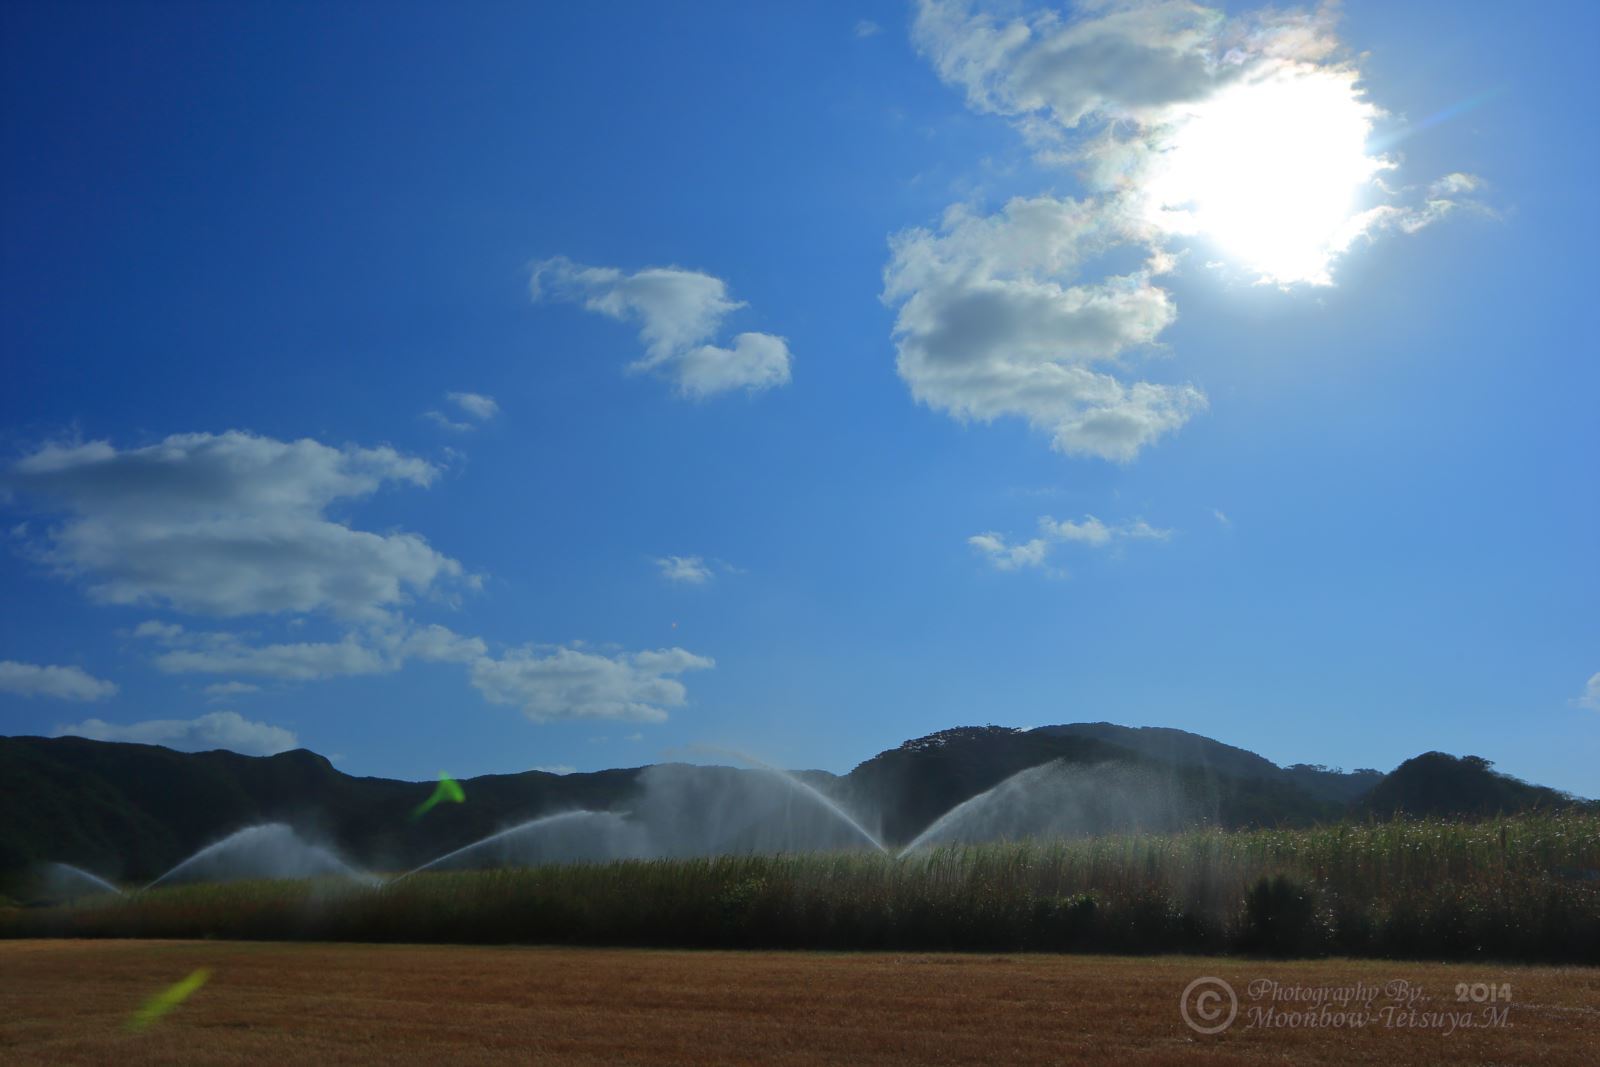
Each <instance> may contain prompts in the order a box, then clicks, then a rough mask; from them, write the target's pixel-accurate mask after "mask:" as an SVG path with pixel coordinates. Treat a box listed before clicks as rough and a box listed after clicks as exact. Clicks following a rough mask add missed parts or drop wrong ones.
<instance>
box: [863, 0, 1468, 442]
mask: <svg viewBox="0 0 1600 1067" xmlns="http://www.w3.org/2000/svg"><path fill="white" fill-rule="evenodd" d="M1008 10H1014V9H1013V8H1009V7H1008ZM912 37H913V40H914V42H915V44H916V46H917V48H918V49H919V51H920V52H921V53H922V54H923V55H924V56H925V57H926V58H927V59H928V60H929V61H930V62H931V63H932V65H933V67H934V69H935V70H936V71H937V72H938V74H939V76H940V77H941V78H942V79H943V80H944V81H945V82H946V83H947V84H950V85H952V86H954V87H957V88H960V89H962V90H964V91H965V93H966V97H967V101H968V104H969V105H970V106H971V107H972V108H973V109H974V110H977V111H980V112H986V113H992V114H996V115H1001V116H1005V117H1006V118H1008V119H1010V120H1011V121H1012V122H1013V123H1014V124H1015V125H1016V126H1017V127H1018V128H1019V129H1020V130H1021V131H1022V133H1023V134H1024V135H1025V136H1026V137H1027V139H1028V141H1029V143H1030V144H1031V145H1033V147H1034V148H1035V149H1036V150H1037V152H1038V155H1039V158H1040V159H1041V160H1043V161H1045V162H1047V163H1051V164H1056V165H1061V166H1064V167H1067V168H1070V169H1071V170H1072V171H1073V172H1074V173H1075V174H1076V175H1077V176H1078V178H1079V180H1080V181H1081V183H1082V185H1083V188H1084V192H1085V195H1084V196H1083V197H1081V198H1077V199H1074V198H1064V197H1054V196H1038V197H1032V198H1017V199H1014V200H1012V201H1011V202H1010V203H1008V204H1006V205H1005V206H1004V207H1003V208H1002V209H1001V210H1000V211H998V212H995V213H992V214H982V213H980V212H978V211H977V210H975V209H974V208H972V207H970V206H967V205H955V206H953V207H951V208H950V209H948V210H947V211H946V212H945V215H944V218H943V219H942V221H941V223H940V225H939V226H938V227H937V228H915V229H910V230H906V231H904V232H901V233H899V234H897V235H895V236H894V237H893V238H891V241H890V253H891V254H890V261H889V264H888V266H887V267H886V268H885V271H884V291H883V298H884V300H885V301H886V302H887V303H889V304H890V305H892V306H895V307H897V308H898V314H897V318H896V321H895V327H894V336H895V341H896V345H897V348H898V367H899V371H900V376H901V377H902V378H903V379H904V380H905V381H906V383H907V385H908V386H909V387H910V389H911V392H912V395H913V396H915V397H916V399H917V400H919V401H921V402H923V403H925V404H928V405H929V406H931V407H934V408H939V409H942V410H945V411H948V412H949V413H951V414H952V415H955V416H956V417H958V418H975V419H979V420H981V421H989V420H992V419H995V418H999V417H1002V416H1015V417H1021V418H1024V419H1026V420H1027V421H1028V422H1029V423H1031V424H1032V425H1034V426H1035V427H1037V428H1038V429H1040V430H1042V431H1044V432H1046V433H1048V434H1050V436H1051V439H1052V442H1053V444H1054V446H1055V447H1056V448H1057V449H1058V450H1060V451H1062V452H1065V453H1067V454H1070V455H1086V456H1099V457H1102V458H1105V459H1111V460H1116V461H1123V462H1125V461H1128V460H1131V459H1133V458H1134V457H1135V456H1136V455H1138V453H1139V451H1140V450H1141V449H1143V448H1144V447H1145V446H1147V445H1150V444H1152V443H1154V442H1155V441H1157V440H1159V439H1160V438H1161V437H1163V436H1165V435H1166V434H1168V433H1171V432H1173V431H1175V430H1177V429H1178V428H1179V427H1180V426H1182V425H1183V424H1184V423H1185V422H1186V421H1188V419H1189V418H1190V417H1192V416H1193V415H1194V414H1195V413H1196V412H1198V411H1201V410H1203V409H1204V408H1205V406H1206V398H1205V395H1204V393H1203V392H1202V391H1201V390H1200V389H1199V388H1197V387H1196V386H1194V385H1192V384H1188V383H1175V384H1167V383H1158V382H1151V381H1142V380H1138V379H1137V378H1135V377H1134V376H1133V375H1132V374H1131V373H1130V371H1131V368H1130V367H1129V363H1131V362H1132V357H1133V356H1134V355H1135V354H1136V353H1138V352H1140V351H1141V350H1148V349H1150V348H1151V346H1153V345H1155V344H1156V343H1157V342H1158V340H1159V337H1160V335H1161V333H1162V331H1163V330H1165V329H1166V327H1167V326H1169V325H1171V323H1172V322H1173V321H1174V320H1175V319H1176V317H1177V309H1176V308H1175V307H1174V305H1173V302H1172V299H1171V297H1170V296H1169V294H1168V293H1167V291H1166V290H1164V289H1162V288H1161V287H1160V286H1159V285H1157V284H1156V279H1157V278H1159V277H1160V276H1161V275H1162V274H1165V273H1167V272H1169V271H1171V270H1173V269H1175V267H1176V266H1177V262H1178V261H1177V258H1176V256H1175V255H1174V253H1175V252H1178V251H1181V250H1183V249H1184V248H1186V247H1188V246H1189V245H1190V244H1191V243H1194V242H1201V243H1203V244H1204V245H1205V246H1206V247H1207V249H1208V250H1210V251H1214V252H1215V253H1216V254H1217V256H1218V257H1219V258H1220V259H1221V260H1222V261H1223V262H1225V263H1227V264H1229V265H1231V266H1232V267H1233V268H1235V269H1238V270H1242V271H1244V272H1245V273H1246V274H1247V275H1248V276H1250V277H1251V278H1253V279H1254V280H1255V281H1257V282H1259V283H1263V284H1269V285H1278V286H1283V287H1288V286H1293V285H1330V284H1332V268H1333V265H1334V262H1335V261H1336V260H1337V259H1338V258H1339V257H1340V256H1341V255H1343V254H1344V253H1345V252H1346V251H1347V250H1348V249H1349V248H1350V247H1351V246H1352V244H1354V243H1355V242H1356V241H1357V240H1358V239H1361V238H1364V237H1370V236H1372V235H1374V234H1376V233H1378V232H1379V231H1383V230H1397V231H1400V232H1405V233H1411V232H1415V231H1416V230H1418V229H1420V228H1422V227H1423V226H1426V225H1428V224H1429V223H1432V222H1434V221H1437V220H1438V219H1440V218H1443V217H1444V216H1445V215H1447V214H1449V213H1450V212H1451V211H1452V210H1453V209H1455V208H1456V207H1458V206H1461V205H1462V204H1463V203H1466V202H1467V201H1465V200H1464V199H1463V198H1464V197H1466V196H1469V195H1470V194H1471V193H1472V192H1473V191H1474V190H1475V189H1476V188H1477V186H1478V184H1479V183H1478V181H1477V179H1475V178H1473V177H1471V176H1469V175H1463V174H1452V175H1445V176H1443V177H1442V178H1440V179H1438V180H1437V181H1435V182H1433V183H1432V185H1430V186H1429V187H1428V189H1427V191H1426V193H1425V194H1423V195H1422V196H1420V197H1419V198H1418V201H1417V202H1416V203H1415V204H1411V205H1407V204H1403V203H1395V202H1393V199H1394V194H1392V193H1391V192H1390V191H1389V190H1388V189H1387V188H1386V187H1385V186H1384V185H1383V184H1382V182H1381V181H1380V180H1379V179H1380V176H1381V175H1382V174H1383V173H1384V172H1385V171H1387V170H1390V169H1392V168H1393V166H1394V163H1393V161H1392V160H1390V159H1388V158H1386V157H1383V156H1381V155H1375V154H1371V152H1370V151H1369V146H1368V139H1369V136H1370V134H1371V133H1372V130H1373V124H1374V122H1375V121H1376V120H1377V119H1378V118H1379V117H1380V116H1381V115H1382V111H1381V110H1380V109H1379V108H1378V107H1377V105H1375V104H1373V103H1372V102H1370V101H1368V100H1367V99H1366V98H1365V95H1364V93H1363V91H1362V89H1361V87H1360V85H1359V71H1358V70H1357V68H1356V66H1355V63H1354V62H1353V61H1352V60H1351V59H1349V58H1347V57H1345V56H1344V55H1343V53H1342V50H1341V48H1340V45H1339V42H1338V39H1337V37H1336V36H1335V33H1334V28H1333V20H1332V18H1331V16H1330V15H1329V13H1328V12H1327V11H1325V10H1324V11H1317V12H1277V11H1271V10H1263V11H1259V12H1255V13H1249V14H1243V15H1240V16H1238V17H1235V18H1229V17H1227V16H1225V15H1224V14H1223V13H1222V12H1220V11H1217V10H1215V9H1212V8H1208V7H1204V6H1201V5H1198V4H1192V3H1181V2H1156V3H1144V4H1106V5H1101V4H1095V5H1085V13H1084V14H1083V15H1082V16H1081V17H1076V18H1066V17H1063V16H1062V15H1060V14H1057V13H1056V12H1053V11H1035V12H1032V13H1029V14H1024V15H1020V16H1015V17H1009V16H1006V17H1002V16H1000V15H997V14H993V13H991V12H989V11H987V10H985V9H984V8H983V7H982V6H981V5H974V4H969V3H962V2H943V0H924V2H922V3H920V4H919V5H918V9H917V15H916V19H915V23H914V26H913V29H912ZM1119 250H1120V251H1122V252H1124V253H1126V252H1127V251H1129V250H1131V251H1133V252H1135V253H1137V256H1136V258H1138V259H1141V260H1142V264H1141V265H1140V266H1138V267H1137V268H1136V269H1131V270H1129V271H1127V272H1126V273H1123V274H1116V275H1112V276H1110V277H1101V278H1093V277H1091V278H1088V279H1085V278H1083V277H1081V274H1082V273H1083V268H1084V266H1085V264H1087V263H1089V262H1091V261H1093V260H1095V259H1097V258H1098V257H1100V256H1103V255H1105V254H1107V253H1112V252H1117V251H1119Z"/></svg>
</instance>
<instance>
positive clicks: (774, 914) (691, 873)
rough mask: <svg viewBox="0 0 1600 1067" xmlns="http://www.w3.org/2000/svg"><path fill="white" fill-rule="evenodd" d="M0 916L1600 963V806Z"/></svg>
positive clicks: (519, 872)
mask: <svg viewBox="0 0 1600 1067" xmlns="http://www.w3.org/2000/svg"><path fill="white" fill-rule="evenodd" d="M0 936H11V937H26V936H95V937H119V936H122V937H200V936H215V937H233V938H261V939H317V940H352V941H445V942H476V943H507V942H522V943H554V944H590V945H641V946H681V947H701V946H704V947H711V946H722V947H749V948H758V947H759V948H830V949H905V950H912V949H972V950H995V951H1004V950H1043V951H1103V952H1168V951H1185V952H1220V951H1254V952H1267V953H1278V954H1293V955H1315V954H1320V953H1330V952H1337V953H1341V954H1349V955H1382V956H1400V957H1414V958H1443V959H1460V958H1495V959H1515V960H1528V961H1575V962H1587V963H1600V815H1595V814H1534V815H1522V816H1516V817H1510V818H1503V819H1497V820H1489V821H1484V822H1475V823H1463V822H1445V821H1415V822H1413V821H1396V822H1387V823H1375V824H1370V825H1337V826H1331V827H1326V828H1319V829H1311V830H1262V831H1251V832H1228V831H1221V830H1196V831H1191V832H1186V833H1178V834H1146V835H1128V836H1108V837H1096V838H1085V839H1077V840H1070V841H1052V842H1018V843H1002V844H988V845H978V846H964V847H963V846H958V847H946V848H939V849H934V850H929V851H926V852H918V853H914V854H912V855H908V856H905V857H901V858H899V859H894V858H889V857H885V856H879V855H874V854H866V853H828V854H798V855H776V856H727V857H716V858H706V859H686V860H652V861H626V862H618V863H611V864H603V865H573V866H558V867H541V868H520V869H507V870H494V871H481V872H470V873H431V872H424V873H421V874H417V875H413V876H410V877H407V878H403V879H399V880H396V881H393V882H390V883H388V884H386V885H382V886H379V887H375V888H369V887H356V886H352V885H349V884H341V883H334V882H327V881H317V882H254V883H234V884H230V885H204V886H187V887H175V888H171V889H160V890H153V891H144V892H139V893H133V894H129V895H127V896H124V897H120V898H110V899H107V898H100V899H99V900H98V901H96V902H92V903H85V904H81V905H77V906H65V907H53V908H31V909H13V910H11V911H10V912H7V913H0Z"/></svg>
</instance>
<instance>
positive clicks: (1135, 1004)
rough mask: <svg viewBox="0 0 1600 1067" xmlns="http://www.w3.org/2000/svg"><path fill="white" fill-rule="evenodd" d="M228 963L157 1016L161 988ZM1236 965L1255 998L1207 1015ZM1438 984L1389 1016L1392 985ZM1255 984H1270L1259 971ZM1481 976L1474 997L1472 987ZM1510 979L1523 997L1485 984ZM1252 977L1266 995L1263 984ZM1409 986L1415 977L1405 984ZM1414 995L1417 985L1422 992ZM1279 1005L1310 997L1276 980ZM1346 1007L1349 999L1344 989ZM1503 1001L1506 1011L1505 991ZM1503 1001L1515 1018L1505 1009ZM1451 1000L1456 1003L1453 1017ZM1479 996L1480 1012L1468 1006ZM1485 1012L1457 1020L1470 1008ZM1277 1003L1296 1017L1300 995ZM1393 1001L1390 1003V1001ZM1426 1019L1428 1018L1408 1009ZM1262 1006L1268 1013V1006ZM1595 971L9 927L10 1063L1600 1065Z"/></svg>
mask: <svg viewBox="0 0 1600 1067" xmlns="http://www.w3.org/2000/svg"><path fill="white" fill-rule="evenodd" d="M201 967H206V968H210V970H211V979H210V981H209V982H208V983H207V984H206V985H205V986H204V987H203V988H201V989H200V990H199V991H198V992H196V993H195V994H193V996H191V997H190V998H189V999H188V1000H187V1001H186V1002H185V1003H183V1004H182V1005H180V1006H178V1007H177V1008H175V1009H174V1010H173V1011H172V1012H171V1013H170V1014H169V1015H167V1016H166V1017H165V1018H164V1019H162V1020H161V1021H159V1022H157V1023H156V1024H155V1025H154V1026H152V1027H151V1028H150V1029H148V1030H146V1031H144V1032H132V1031H130V1030H129V1029H128V1027H127V1021H128V1019H129V1017H130V1016H131V1014H132V1013H133V1012H134V1011H135V1010H136V1009H137V1008H138V1007H139V1005H140V1004H141V1003H143V1002H144V1001H145V1000H146V999H147V998H149V997H150V996H151V995H152V994H155V993H157V992H159V991H160V990H162V989H163V988H166V987H168V986H170V985H171V984H172V983H175V982H177V981H178V980H180V979H182V978H183V977H184V976H185V975H187V974H190V973H191V972H193V971H194V970H196V969H198V968H201ZM1200 977H1219V978H1222V979H1224V980H1226V981H1227V982H1228V983H1230V984H1231V985H1232V987H1233V988H1234V989H1235V991H1236V996H1237V998H1238V1003H1239V1012H1238V1015H1237V1016H1236V1018H1235V1020H1234V1022H1233V1024H1232V1025H1231V1026H1229V1027H1228V1028H1227V1029H1226V1030H1224V1031H1223V1032H1221V1033H1218V1034H1215V1035H1203V1034H1198V1033H1196V1032H1194V1031H1193V1030H1191V1029H1190V1028H1189V1027H1188V1026H1187V1025H1186V1024H1185V1022H1184V1021H1183V1019H1182V1017H1181V1016H1180V1013H1179V999H1180V996H1181V994H1182V993H1183V991H1184V989H1185V988H1186V987H1187V986H1188V985H1189V984H1190V983H1191V982H1192V981H1194V980H1195V979H1196V978H1200ZM1399 981H1404V982H1407V983H1409V986H1410V989H1412V990H1413V991H1415V990H1421V991H1422V993H1423V994H1424V995H1425V996H1427V997H1428V999H1427V1000H1417V1001H1415V1002H1414V1003H1413V1004H1412V1005H1411V1007H1412V1008H1413V1009H1415V1012H1416V1014H1415V1015H1411V1014H1408V1013H1407V1012H1406V1011H1405V1010H1404V1009H1403V1008H1398V1007H1397V1008H1396V1010H1393V1011H1391V1012H1390V1013H1389V1014H1388V1015H1387V1017H1385V1015H1384V1014H1383V1012H1382V1009H1383V1007H1384V1006H1386V1005H1395V1004H1396V1002H1395V1001H1393V1000H1390V999H1387V997H1386V995H1385V994H1386V993H1387V990H1388V987H1389V983H1391V982H1399ZM1252 982H1255V983H1258V985H1256V986H1255V987H1252V985H1251V983H1252ZM1262 982H1277V983H1278V986H1277V989H1278V990H1279V993H1278V996H1279V997H1280V998H1282V997H1284V996H1288V995H1289V992H1288V991H1290V990H1294V991H1296V992H1298V991H1299V990H1301V989H1305V990H1311V989H1321V988H1330V987H1332V988H1337V987H1345V988H1348V987H1354V986H1358V984H1359V985H1360V986H1361V987H1363V988H1367V989H1377V990H1385V994H1380V995H1379V997H1378V998H1377V999H1376V1000H1375V1001H1374V1004H1373V1006H1372V1007H1373V1008H1374V1009H1375V1010H1377V1011H1378V1014H1377V1016H1376V1017H1375V1018H1374V1019H1372V1020H1371V1021H1370V1022H1368V1023H1367V1025H1364V1026H1362V1027H1360V1028H1357V1029H1350V1030H1346V1029H1337V1030H1336V1029H1329V1028H1306V1027H1304V1026H1293V1027H1287V1028H1285V1027H1268V1026H1264V1025H1261V1023H1262V1022H1264V1018H1263V1016H1262V1014H1261V1012H1262V1011H1263V1010H1264V1009H1266V1008H1267V1007H1269V1006H1272V1005H1273V1001H1272V1000H1271V998H1270V995H1269V994H1268V993H1267V992H1266V991H1265V990H1264V987H1262V986H1261V985H1259V983H1262ZM1462 983H1465V984H1466V985H1467V987H1468V988H1467V990H1466V991H1465V994H1464V995H1466V996H1467V997H1468V999H1467V1000H1466V1001H1465V1002H1458V1001H1457V987H1458V984H1462ZM1473 983H1483V985H1482V986H1479V987H1478V988H1477V989H1476V990H1475V992H1476V993H1477V994H1478V995H1479V996H1483V995H1484V993H1485V990H1486V989H1488V988H1489V987H1491V986H1492V987H1493V993H1494V995H1495V996H1496V997H1497V998H1499V997H1500V996H1501V995H1502V994H1503V993H1509V995H1510V999H1509V1001H1506V1000H1503V999H1497V1000H1496V1001H1495V1002H1494V1003H1492V1004H1483V1003H1472V1002H1471V999H1470V998H1471V996H1472V994H1473V992H1474V990H1473V989H1472V988H1471V987H1472V984H1473ZM1253 988H1254V990H1255V992H1252V989H1253ZM1395 988H1398V987H1395ZM1413 995H1414V994H1413ZM1276 1006H1277V1007H1278V1008H1279V1010H1280V1011H1282V1010H1285V1009H1287V1010H1296V1009H1303V1008H1304V1007H1305V1005H1303V1004H1294V1003H1290V1002H1287V1001H1284V1000H1281V999H1280V1000H1279V1001H1278V1002H1277V1004H1276ZM1335 1007H1337V1006H1335ZM1491 1007H1492V1008H1494V1009H1495V1012H1494V1013H1491V1012H1490V1011H1489V1010H1488V1009H1489V1008H1491ZM1502 1009H1503V1014H1498V1013H1499V1012H1501V1010H1502ZM1451 1013H1456V1014H1455V1015H1454V1016H1452V1015H1451ZM1460 1013H1466V1014H1465V1015H1462V1014H1460ZM1466 1016H1471V1018H1472V1024H1471V1025H1470V1026H1469V1027H1467V1028H1462V1027H1461V1025H1460V1023H1459V1021H1458V1022H1457V1024H1456V1028H1455V1029H1453V1031H1452V1029H1451V1022H1450V1020H1451V1018H1452V1017H1453V1018H1455V1019H1457V1020H1460V1019H1462V1018H1465V1017H1466ZM1279 1018H1280V1019H1281V1018H1283V1017H1282V1016H1281V1015H1280V1016H1279ZM1386 1018H1387V1021H1386ZM1404 1022H1409V1023H1410V1025H1401V1024H1402V1023H1404ZM1252 1023H1254V1025H1252ZM1597 1048H1600V969H1594V968H1556V967H1523V966H1500V965H1482V966H1479V965H1473V966H1460V965H1447V964H1420V963H1403V962H1389V961H1382V960H1378V961H1374V960H1358V961H1357V960H1315V961H1298V962H1265V961H1256V960H1249V959H1240V958H1237V957H1225V958H1214V957H1213V958H1206V957H1156V958H1149V957H1106V956H1045V955H1005V956H979V955H946V954H938V955H934V954H928V955H911V954H887V953H885V954H865V953H863V954H825V953H800V952H795V953H775V952H667V951H643V950H628V949H557V948H527V947H496V948H485V947H471V948H460V947H452V946H440V945H428V946H410V945H345V944H282V943H245V942H227V941H12V942H0V1062H5V1063H19V1064H33V1063H39V1064H51V1063H116V1064H119V1065H135V1064H146V1063H191V1062H192V1063H219V1064H229V1063H262V1062H276V1063H279V1064H282V1065H284V1067H288V1065H290V1064H302V1063H317V1064H340V1063H401V1062H430V1063H435V1064H453V1063H563V1064H567V1063H571V1064H614V1063H662V1064H701V1063H788V1064H809V1063H843V1064H904V1063H1005V1064H1030V1063H1080V1064H1117V1065H1119V1067H1133V1065H1137V1064H1174V1065H1176V1064H1186V1065H1187V1064H1232V1063H1247V1064H1255V1063H1260V1064H1339V1065H1345V1064H1383V1065H1386V1067H1387V1065H1393V1064H1450V1065H1452V1067H1467V1065H1470V1064H1528V1063H1540V1064H1573V1065H1578V1064H1593V1063H1595V1062H1596V1049H1597Z"/></svg>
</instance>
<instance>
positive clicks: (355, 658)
mask: <svg viewBox="0 0 1600 1067" xmlns="http://www.w3.org/2000/svg"><path fill="white" fill-rule="evenodd" d="M155 664H156V666H157V667H158V668H160V669H161V670H163V671H166V672H167V673H169V674H239V675H244V676H246V677H251V678H278V679H282V680H284V681H293V682H308V681H314V680H317V679H321V678H339V677H346V676H349V675H361V674H383V673H386V672H388V671H392V670H395V669H397V668H398V666H399V664H398V663H397V662H396V661H394V660H392V659H389V658H387V657H385V656H384V655H383V654H382V653H380V652H379V651H377V650H375V649H372V648H369V647H367V646H366V645H365V644H363V643H362V642H361V641H360V640H359V639H358V638H357V637H356V636H355V635H353V634H351V635H346V636H345V638H344V639H343V640H341V641H336V642H320V643H319V642H303V643H298V644H274V645H259V646H257V645H245V644H242V643H238V642H236V641H227V642H222V643H219V644H217V645H215V646H213V647H209V648H175V649H172V650H170V651H168V652H163V653H161V654H160V655H158V656H157V657H156V658H155Z"/></svg>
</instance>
